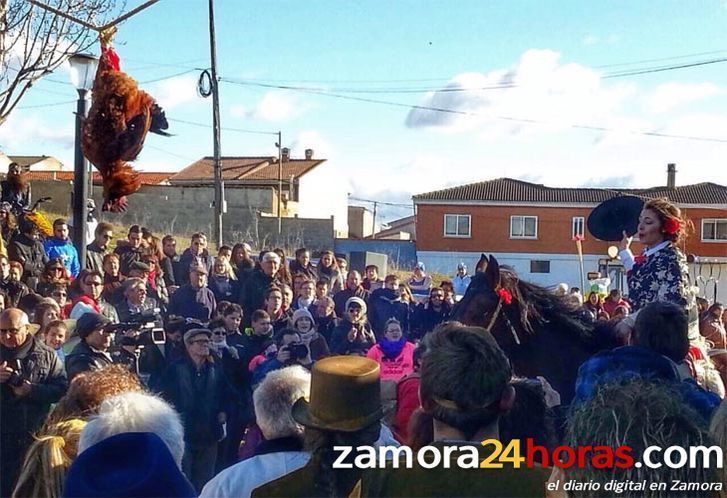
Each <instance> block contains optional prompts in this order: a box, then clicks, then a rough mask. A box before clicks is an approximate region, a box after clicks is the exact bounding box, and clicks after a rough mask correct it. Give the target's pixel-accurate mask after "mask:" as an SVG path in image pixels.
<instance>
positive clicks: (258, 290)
mask: <svg viewBox="0 0 727 498" xmlns="http://www.w3.org/2000/svg"><path fill="white" fill-rule="evenodd" d="M277 283H279V282H278V280H277V279H275V278H273V277H269V276H268V275H266V274H265V272H264V271H262V270H261V269H260V268H256V269H255V270H252V271H251V272H250V274H249V275H248V276H247V277H246V278H245V281H244V283H243V284H242V287H241V288H240V293H239V297H238V300H237V301H238V304H239V305H240V306H242V311H243V316H244V317H245V319H246V323H249V319H250V316H251V315H252V314H253V312H254V311H255V310H259V309H263V301H264V300H265V290H266V289H267V288H268V287H270V286H271V285H273V284H277Z"/></svg>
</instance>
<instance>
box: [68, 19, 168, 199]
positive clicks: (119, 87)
mask: <svg viewBox="0 0 727 498" xmlns="http://www.w3.org/2000/svg"><path fill="white" fill-rule="evenodd" d="M115 31H116V29H115V28H111V29H109V30H105V31H102V32H101V33H100V36H99V38H100V41H101V58H100V60H99V64H98V69H97V71H96V77H95V79H94V82H93V103H92V105H91V110H90V111H89V113H88V117H87V118H86V119H85V121H84V124H83V135H82V138H81V148H82V150H83V155H84V156H86V158H87V159H88V160H89V161H90V162H91V163H92V164H93V165H94V166H95V167H96V169H97V170H98V171H99V173H101V178H102V179H103V194H104V203H103V207H102V209H103V211H112V212H116V213H118V212H123V211H126V208H127V205H128V200H127V198H126V196H128V195H131V194H133V193H134V192H136V191H137V190H139V187H140V186H141V181H140V179H139V174H138V173H137V172H136V171H135V170H134V169H133V168H132V167H131V165H130V164H129V161H134V160H135V159H136V158H137V156H138V155H139V153H140V152H141V149H142V147H143V146H144V139H145V138H146V134H147V133H148V132H152V133H157V134H159V135H164V136H170V135H169V134H168V133H166V132H165V131H164V130H166V129H167V128H168V127H169V124H168V123H167V119H166V117H165V116H164V111H163V110H162V108H161V107H159V105H157V103H156V102H155V101H154V99H153V98H152V97H151V96H150V95H149V94H148V93H146V92H144V91H143V90H140V89H139V87H138V85H137V83H136V81H135V80H134V79H133V78H131V77H130V76H129V75H127V74H126V73H124V72H122V71H121V66H120V61H119V56H118V54H117V53H116V51H114V49H113V48H112V46H111V39H112V37H113V35H114V34H115Z"/></svg>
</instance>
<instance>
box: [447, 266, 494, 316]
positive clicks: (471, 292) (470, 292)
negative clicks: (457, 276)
mask: <svg viewBox="0 0 727 498" xmlns="http://www.w3.org/2000/svg"><path fill="white" fill-rule="evenodd" d="M500 286H501V276H500V264H499V263H498V262H497V259H495V256H490V257H489V258H488V257H487V256H485V254H484V253H483V254H482V257H481V258H480V260H479V261H478V262H477V266H476V268H475V274H474V275H473V276H472V280H471V281H470V285H469V287H467V291H466V292H465V294H464V296H462V299H461V300H460V301H459V302H458V303H457V305H456V306H455V308H454V310H453V312H452V318H453V319H454V320H457V321H459V322H462V323H464V324H466V325H476V326H478V327H486V326H487V318H488V316H490V314H491V313H492V312H493V311H494V310H495V308H496V307H497V304H498V302H499V300H500V296H498V295H497V289H499V288H500Z"/></svg>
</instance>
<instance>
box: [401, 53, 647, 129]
mask: <svg viewBox="0 0 727 498" xmlns="http://www.w3.org/2000/svg"><path fill="white" fill-rule="evenodd" d="M493 87H494V88H493ZM457 89H470V90H469V91H451V90H457ZM635 93H636V87H635V86H634V85H633V84H630V83H621V82H619V83H614V84H611V85H608V86H606V85H604V84H603V83H602V81H601V78H600V75H599V73H598V72H596V71H595V70H593V69H591V68H588V67H586V66H582V65H580V64H575V63H566V64H562V63H561V62H560V54H558V53H557V52H554V51H552V50H535V49H533V50H528V51H527V52H525V53H524V54H523V55H522V56H521V58H520V60H519V61H518V62H517V63H516V64H515V65H514V66H513V67H511V68H506V69H496V70H493V71H491V72H489V73H487V74H482V73H464V74H460V75H457V76H455V77H454V78H452V80H451V81H450V83H449V84H448V85H447V87H446V89H445V91H437V92H432V93H429V94H428V95H427V97H426V98H425V99H424V102H422V104H421V105H422V106H426V107H434V108H440V109H450V110H452V111H453V112H452V113H445V112H438V111H430V110H424V109H413V110H412V111H410V112H409V115H408V116H407V120H406V124H407V126H409V127H411V128H419V127H436V128H437V129H438V130H439V131H445V132H461V131H468V130H478V131H480V133H481V135H482V137H483V138H488V137H489V138H491V139H497V138H501V137H502V136H506V135H519V134H524V133H531V134H532V133H543V132H547V133H553V132H555V131H559V130H562V129H564V128H569V127H571V125H573V124H579V125H602V123H603V121H604V120H605V119H608V118H611V117H612V116H614V115H615V114H616V113H618V112H620V111H621V110H622V108H623V107H624V103H625V102H626V101H627V99H629V98H630V97H632V96H633V95H634V94H635Z"/></svg>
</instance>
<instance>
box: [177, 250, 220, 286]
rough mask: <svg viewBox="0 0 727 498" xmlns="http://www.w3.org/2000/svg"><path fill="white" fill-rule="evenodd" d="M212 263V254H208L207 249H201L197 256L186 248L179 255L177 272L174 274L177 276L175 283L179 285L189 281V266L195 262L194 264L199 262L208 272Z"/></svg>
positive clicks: (210, 271)
mask: <svg viewBox="0 0 727 498" xmlns="http://www.w3.org/2000/svg"><path fill="white" fill-rule="evenodd" d="M212 263H213V259H212V256H210V253H209V252H208V251H207V249H205V250H204V251H202V254H200V255H199V256H195V255H193V254H192V251H190V250H189V249H186V250H185V251H184V252H183V253H182V255H181V256H180V257H179V274H178V275H176V276H178V277H179V278H178V279H177V285H180V286H181V285H184V284H188V283H189V267H190V266H192V264H195V266H196V265H199V264H201V265H202V266H204V267H205V268H206V269H207V273H208V274H209V273H212ZM176 276H175V278H176Z"/></svg>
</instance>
